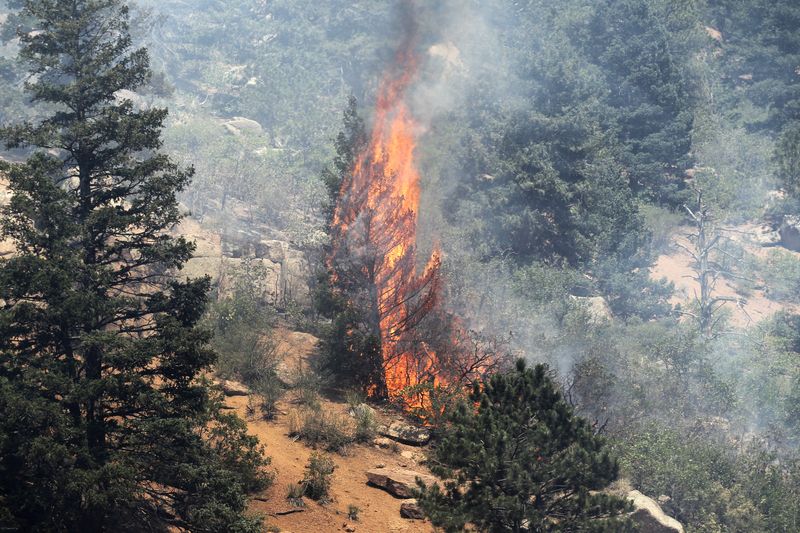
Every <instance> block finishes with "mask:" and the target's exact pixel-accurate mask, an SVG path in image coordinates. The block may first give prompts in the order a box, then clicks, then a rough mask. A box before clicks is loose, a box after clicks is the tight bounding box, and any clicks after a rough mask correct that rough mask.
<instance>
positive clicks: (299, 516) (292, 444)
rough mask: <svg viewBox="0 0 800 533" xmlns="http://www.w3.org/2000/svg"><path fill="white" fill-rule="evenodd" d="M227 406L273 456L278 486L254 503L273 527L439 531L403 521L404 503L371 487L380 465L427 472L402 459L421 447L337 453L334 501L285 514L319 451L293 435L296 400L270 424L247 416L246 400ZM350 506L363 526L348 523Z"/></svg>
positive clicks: (332, 406)
mask: <svg viewBox="0 0 800 533" xmlns="http://www.w3.org/2000/svg"><path fill="white" fill-rule="evenodd" d="M226 403H227V404H228V405H230V406H231V407H234V408H235V409H236V412H237V413H238V414H239V415H240V416H241V417H242V418H244V419H246V420H247V426H248V429H249V431H250V433H251V434H253V435H255V436H257V437H258V438H259V440H260V441H261V442H262V443H264V444H265V445H266V446H267V454H268V455H269V456H270V457H272V467H273V468H274V470H275V473H276V477H275V483H274V484H273V485H272V487H270V488H269V489H267V490H266V491H265V492H264V493H263V494H258V495H256V497H255V498H254V499H253V500H252V502H251V509H252V510H253V511H255V512H257V513H260V514H263V515H265V517H266V522H265V523H266V524H267V525H271V526H278V527H279V528H280V530H281V531H282V532H284V533H285V532H291V533H305V532H309V533H311V532H313V533H324V532H328V531H346V530H347V529H348V528H350V529H353V528H355V531H359V532H375V533H379V532H393V531H397V532H431V531H433V528H432V527H431V526H430V524H428V523H426V522H423V521H419V520H407V519H404V518H401V517H400V504H401V503H402V502H403V501H404V500H401V499H397V498H395V497H393V496H391V495H390V494H389V493H387V492H384V491H383V490H381V489H378V488H374V487H371V486H369V485H367V478H366V475H365V472H366V471H367V470H369V469H372V468H376V467H378V466H380V465H385V466H386V467H387V468H391V467H405V468H411V469H413V470H417V471H420V472H427V470H426V469H425V468H424V467H423V466H421V465H418V464H417V463H416V461H415V460H413V459H407V458H404V457H403V456H401V455H400V454H401V453H402V452H403V451H414V452H419V448H413V447H410V446H404V445H399V447H398V448H399V449H398V451H397V452H395V451H392V450H388V449H380V448H377V447H374V446H370V445H353V446H351V448H350V449H349V450H348V451H347V454H346V455H339V454H332V455H331V457H332V458H333V460H334V462H335V463H336V471H335V472H334V474H333V486H332V495H333V500H334V501H333V502H332V503H330V504H327V505H324V506H323V505H319V504H317V503H315V502H313V501H311V500H307V499H306V507H305V509H304V510H303V511H301V512H296V513H292V514H287V515H280V514H279V513H283V512H286V511H290V510H292V509H293V507H292V506H291V505H290V504H289V502H288V501H287V499H286V490H287V486H288V485H290V484H292V483H297V482H298V481H300V479H302V477H303V469H304V467H305V465H306V464H307V462H308V458H309V456H310V455H311V453H312V451H313V450H312V449H310V448H309V447H307V446H305V445H304V444H303V443H302V442H299V441H295V440H294V439H292V438H291V437H289V436H288V432H289V431H288V424H287V418H288V416H289V415H288V413H289V412H290V411H291V409H293V408H294V407H295V406H293V405H292V403H291V400H288V401H284V402H281V404H280V405H279V409H280V414H279V415H278V417H277V419H276V420H274V421H269V422H267V421H263V420H256V419H253V418H252V417H247V398H245V397H232V398H229V399H228V400H227V402H226ZM322 409H324V410H327V411H332V412H339V413H341V414H342V415H345V414H346V409H347V407H346V405H345V404H342V403H336V402H332V401H329V400H323V402H322ZM350 504H353V505H356V506H358V507H359V508H360V512H359V519H358V521H351V520H348V519H347V508H348V505H350Z"/></svg>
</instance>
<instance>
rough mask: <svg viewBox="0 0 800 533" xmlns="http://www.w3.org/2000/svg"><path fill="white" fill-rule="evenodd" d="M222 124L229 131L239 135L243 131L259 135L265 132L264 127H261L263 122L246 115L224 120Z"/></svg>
mask: <svg viewBox="0 0 800 533" xmlns="http://www.w3.org/2000/svg"><path fill="white" fill-rule="evenodd" d="M222 126H223V127H224V128H225V129H226V130H227V131H228V133H230V134H231V135H235V136H239V135H241V134H242V133H249V134H253V135H258V134H261V133H263V132H264V128H262V127H261V124H259V123H258V122H256V121H255V120H252V119H249V118H245V117H234V118H233V119H231V120H228V121H227V122H224V123H223V124H222Z"/></svg>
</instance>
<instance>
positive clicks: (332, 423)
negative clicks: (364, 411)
mask: <svg viewBox="0 0 800 533" xmlns="http://www.w3.org/2000/svg"><path fill="white" fill-rule="evenodd" d="M347 422H348V420H346V419H345V418H344V417H342V416H340V415H337V414H331V413H328V412H326V411H325V410H322V409H319V410H313V411H309V412H307V413H306V414H305V416H304V417H303V424H302V427H301V428H300V434H299V436H300V438H301V439H302V440H303V441H304V442H306V443H307V444H309V445H310V446H314V447H316V446H318V445H324V446H325V449H326V450H327V451H329V452H342V451H343V450H344V449H345V448H346V447H347V445H348V444H350V443H351V442H353V437H352V436H351V435H350V433H349V432H348V427H347V425H348V424H347Z"/></svg>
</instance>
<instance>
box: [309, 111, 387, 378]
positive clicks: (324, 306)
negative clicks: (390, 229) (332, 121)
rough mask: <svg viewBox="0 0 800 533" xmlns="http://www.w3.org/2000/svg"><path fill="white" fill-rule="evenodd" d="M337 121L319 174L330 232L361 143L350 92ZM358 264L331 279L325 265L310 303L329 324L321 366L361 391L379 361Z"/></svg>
mask: <svg viewBox="0 0 800 533" xmlns="http://www.w3.org/2000/svg"><path fill="white" fill-rule="evenodd" d="M342 126H343V129H342V131H341V132H340V133H339V135H338V136H337V137H336V157H335V158H334V160H333V166H332V167H329V168H326V169H325V170H324V171H323V173H322V181H323V183H324V184H325V186H326V188H327V190H328V204H327V205H326V210H325V214H326V219H327V220H326V221H327V224H328V230H329V232H333V231H334V228H332V223H333V217H334V212H335V209H336V204H337V202H338V199H339V195H340V194H341V187H342V183H343V182H344V181H346V180H347V178H348V176H349V175H350V174H351V173H352V171H353V168H354V167H355V164H356V160H357V158H358V155H359V153H361V151H362V150H363V149H364V147H365V146H366V144H367V133H366V126H365V125H364V120H363V119H362V118H361V117H360V116H359V114H358V102H357V101H356V99H355V97H352V96H351V97H350V98H349V100H348V103H347V107H346V108H345V110H344V113H343V121H342ZM330 248H331V247H328V249H326V250H325V253H326V254H330V253H331V249H330ZM345 254H346V252H345ZM345 267H348V268H345ZM362 267H363V265H362V264H360V263H357V262H356V261H355V259H351V260H350V261H347V262H345V264H344V265H337V268H336V271H337V272H336V274H338V276H339V279H338V281H335V276H334V275H333V272H329V271H327V270H326V271H325V272H324V273H323V274H322V279H321V280H320V285H319V290H318V291H317V293H316V296H317V297H316V307H317V309H318V311H319V312H320V313H321V314H322V315H324V316H328V317H330V318H331V324H330V326H329V327H328V328H327V331H325V332H324V334H323V339H322V347H323V358H324V364H323V366H324V370H326V371H327V372H328V373H330V374H333V375H335V376H337V378H340V379H342V380H344V381H345V382H346V383H347V384H348V385H352V386H356V387H359V388H361V389H363V390H364V391H366V390H367V389H368V388H369V386H370V384H372V383H373V382H374V381H375V379H374V378H375V376H382V366H381V365H382V362H383V361H382V356H381V338H380V331H379V330H378V329H377V323H376V320H375V319H374V318H373V317H370V316H369V309H371V308H372V306H373V304H372V302H373V301H374V300H375V298H374V297H373V295H372V294H371V293H370V292H369V290H368V287H367V283H366V282H365V280H364V279H363V277H364V276H363V271H364V270H363V269H362ZM359 273H362V274H361V275H359ZM348 274H349V275H348ZM343 275H344V277H345V278H347V279H352V281H351V282H349V283H348V284H347V287H345V288H344V291H343V290H341V289H342V286H343V285H344V284H343V283H342V279H341V276H343ZM334 285H337V287H334Z"/></svg>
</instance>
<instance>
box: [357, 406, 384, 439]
mask: <svg viewBox="0 0 800 533" xmlns="http://www.w3.org/2000/svg"><path fill="white" fill-rule="evenodd" d="M352 412H353V415H354V416H355V419H356V430H355V440H356V442H369V441H371V440H372V439H374V438H375V434H376V433H377V431H378V421H377V420H376V419H375V411H374V410H373V409H372V408H371V407H370V406H368V405H367V404H364V403H362V404H360V405H357V406H356V407H354V408H353V411H352Z"/></svg>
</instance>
